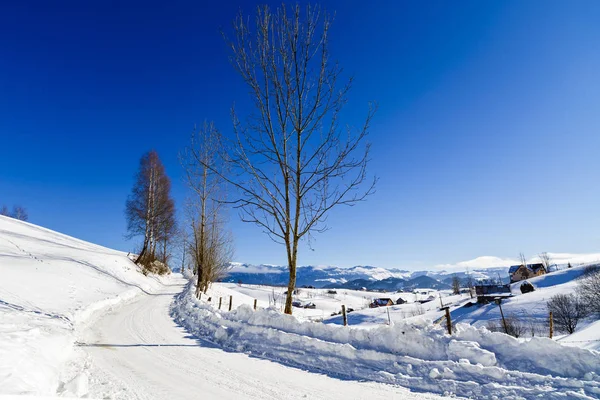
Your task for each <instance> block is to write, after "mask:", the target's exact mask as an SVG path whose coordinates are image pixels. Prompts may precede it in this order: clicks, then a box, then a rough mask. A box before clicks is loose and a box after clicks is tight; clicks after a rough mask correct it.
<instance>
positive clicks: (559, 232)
mask: <svg viewBox="0 0 600 400" xmlns="http://www.w3.org/2000/svg"><path fill="white" fill-rule="evenodd" d="M221 3H228V4H225V5H219V6H216V4H217V3H215V2H210V3H207V4H210V5H203V4H201V3H200V2H198V1H189V2H179V1H174V2H156V3H154V2H149V1H144V2H140V3H137V4H136V3H134V2H129V1H127V2H114V1H72V2H65V1H57V2H47V1H40V2H33V1H15V2H6V3H4V4H3V5H2V6H1V9H0V203H5V204H8V205H12V204H14V203H19V204H22V205H24V206H25V207H26V208H27V209H28V210H29V214H30V220H31V222H33V223H36V224H40V225H43V226H46V227H49V228H51V229H55V230H58V231H61V232H64V233H67V234H70V235H73V236H76V237H79V238H82V239H85V240H89V241H92V242H96V243H99V244H103V245H106V246H109V247H113V248H118V249H122V250H129V249H131V248H133V246H134V243H133V242H128V241H126V240H125V239H124V238H123V235H124V234H125V229H126V224H125V219H124V214H123V210H124V205H125V200H126V198H127V195H128V194H129V191H130V189H131V185H132V184H133V175H134V173H135V170H136V168H137V165H138V161H139V158H140V156H141V155H142V154H143V153H144V152H146V151H147V150H149V149H151V148H154V149H156V150H157V151H158V152H159V154H160V156H161V158H162V159H163V161H164V163H165V165H166V168H167V173H168V174H169V175H170V176H171V177H172V179H173V182H174V194H175V197H176V200H177V201H178V203H179V204H180V205H181V203H182V200H183V198H184V186H183V184H182V177H181V175H182V174H181V169H180V167H179V164H178V161H177V153H178V151H179V150H180V149H182V148H183V147H184V146H185V145H186V144H187V141H188V138H189V133H190V131H191V129H192V127H193V125H194V124H195V123H200V122H202V121H203V120H204V119H212V120H214V121H215V122H216V123H217V125H218V126H219V127H220V129H221V130H222V131H223V132H225V133H227V132H230V129H231V122H230V119H229V108H230V106H231V105H232V104H233V103H234V102H235V103H236V105H240V104H241V105H243V104H245V103H246V102H247V101H248V97H247V91H246V88H245V87H244V86H243V84H242V82H241V80H240V78H239V77H238V76H237V75H236V73H235V71H234V70H233V68H231V66H230V65H229V62H228V58H227V57H228V53H227V49H226V47H225V45H224V42H223V40H222V38H221V35H220V33H219V30H220V29H221V28H224V29H225V30H226V31H227V30H228V29H229V28H230V23H231V20H232V19H233V17H234V16H235V14H236V12H237V10H238V9H239V8H240V7H241V8H242V9H243V10H244V11H246V12H253V10H254V5H252V4H251V3H250V2H246V1H238V2H237V3H238V4H235V3H236V2H221ZM373 4H377V6H375V5H373ZM325 6H326V8H327V9H329V10H332V11H336V13H337V15H336V20H335V23H334V25H333V28H332V39H331V40H332V43H331V44H332V56H333V57H334V58H336V59H338V60H339V61H340V63H341V65H342V66H343V67H344V68H345V71H346V72H348V74H353V75H354V77H355V85H354V89H353V91H352V93H351V97H350V98H351V101H350V104H349V105H348V107H347V109H346V114H345V116H346V118H347V121H349V122H351V123H359V122H360V121H359V119H357V118H356V116H360V115H364V114H365V112H366V107H367V102H368V101H370V100H376V101H378V102H379V104H380V108H379V112H378V114H377V116H376V119H375V122H374V124H373V129H372V132H371V141H372V143H373V163H372V165H371V171H372V172H374V173H376V174H377V175H378V176H379V177H380V182H379V186H378V188H377V193H376V194H375V195H374V196H373V197H372V198H370V199H369V200H368V201H367V202H365V203H363V204H360V205H358V206H356V207H353V208H338V209H336V210H334V211H333V213H332V214H331V216H330V219H329V225H330V226H331V228H332V229H331V230H329V231H328V232H326V233H325V234H322V235H319V236H317V241H316V242H315V243H314V244H313V246H314V251H311V250H307V249H303V250H302V253H301V254H300V262H301V263H302V264H309V263H310V264H332V265H341V266H351V265H357V264H370V265H377V266H382V267H408V268H422V267H428V266H432V265H435V264H439V263H454V262H458V261H463V260H467V259H471V258H475V257H477V256H481V255H495V256H501V257H513V258H515V257H516V256H517V255H518V253H519V252H520V251H523V252H525V253H526V254H527V255H533V254H535V253H538V252H541V251H551V252H593V251H598V250H599V248H600V230H599V229H598V228H599V227H600V157H599V153H600V74H599V71H600V23H599V22H598V21H600V2H598V1H572V2H567V1H541V0H540V1H496V2H492V1H471V2H463V1H458V2H454V1H445V2H427V4H425V3H423V2H403V1H390V2H375V3H372V2H371V3H370V2H363V1H331V2H326V3H325ZM231 229H232V230H233V232H234V235H235V238H236V260H239V261H243V262H250V263H279V264H284V263H285V253H284V249H283V247H280V246H278V245H275V244H273V243H271V242H270V241H269V239H268V238H267V237H266V236H265V235H263V234H261V233H260V229H259V228H256V227H254V226H250V225H245V224H242V223H240V222H238V220H237V215H236V214H233V215H232V216H231Z"/></svg>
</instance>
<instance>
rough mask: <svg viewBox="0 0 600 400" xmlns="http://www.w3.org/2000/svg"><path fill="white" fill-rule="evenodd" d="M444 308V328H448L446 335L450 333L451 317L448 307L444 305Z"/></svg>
mask: <svg viewBox="0 0 600 400" xmlns="http://www.w3.org/2000/svg"><path fill="white" fill-rule="evenodd" d="M444 310H446V328H448V335H452V318H451V317H450V307H444Z"/></svg>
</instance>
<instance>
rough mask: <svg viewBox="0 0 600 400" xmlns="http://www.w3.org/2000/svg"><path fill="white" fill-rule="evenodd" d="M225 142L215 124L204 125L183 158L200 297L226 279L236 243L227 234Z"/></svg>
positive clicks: (191, 249)
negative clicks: (225, 221) (189, 194)
mask: <svg viewBox="0 0 600 400" xmlns="http://www.w3.org/2000/svg"><path fill="white" fill-rule="evenodd" d="M222 147H223V141H222V137H221V134H220V133H219V131H218V130H217V129H216V128H215V126H214V124H213V123H212V122H211V123H206V122H205V123H204V124H203V126H202V127H201V128H200V129H199V130H197V131H195V132H194V133H193V134H192V138H191V143H190V146H189V147H187V148H186V149H185V151H184V152H183V153H182V154H181V156H180V160H181V164H182V166H183V167H184V170H185V174H186V180H187V185H188V187H189V189H190V191H191V193H192V196H191V197H190V200H189V201H188V210H187V212H188V215H189V220H190V225H191V231H192V235H191V240H190V242H189V249H190V254H191V256H192V259H193V261H194V272H195V273H196V274H197V283H196V296H198V295H199V294H200V292H201V291H204V292H206V290H207V289H208V285H209V284H210V283H211V282H215V281H217V280H219V279H220V278H222V277H224V275H225V273H226V271H227V268H228V265H229V263H230V262H231V258H232V240H231V236H230V234H229V232H227V231H226V230H225V226H224V225H225V224H224V210H223V208H224V206H225V192H224V190H225V188H224V184H225V181H224V178H223V177H224V176H225V175H226V172H225V171H226V169H225V165H224V160H223V159H222V158H220V157H219V153H222V151H221V149H222Z"/></svg>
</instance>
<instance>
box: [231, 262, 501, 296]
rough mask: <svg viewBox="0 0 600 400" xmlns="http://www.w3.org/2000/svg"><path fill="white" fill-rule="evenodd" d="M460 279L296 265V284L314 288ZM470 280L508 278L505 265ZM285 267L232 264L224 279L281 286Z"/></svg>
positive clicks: (447, 283) (400, 286) (389, 287)
mask: <svg viewBox="0 0 600 400" xmlns="http://www.w3.org/2000/svg"><path fill="white" fill-rule="evenodd" d="M455 275H456V276H458V278H460V279H461V280H464V279H465V278H466V276H467V273H466V271H462V272H447V271H406V270H401V269H385V268H380V267H373V266H368V265H366V266H363V265H360V266H355V267H351V268H340V267H322V266H301V267H298V272H297V278H296V286H297V287H301V286H314V287H317V288H346V289H361V288H363V287H364V288H366V289H368V290H386V291H395V290H412V289H416V288H424V289H426V288H427V289H449V288H450V287H451V283H452V277H453V276H455ZM470 275H471V277H472V278H473V279H474V280H497V279H501V280H503V281H505V282H507V281H508V267H496V268H486V269H479V270H472V271H470ZM288 276H289V275H288V271H287V267H286V266H277V265H250V264H240V263H233V265H232V268H231V270H230V272H229V275H228V276H227V278H225V279H224V281H225V282H242V283H246V284H254V285H273V286H285V285H287V282H288Z"/></svg>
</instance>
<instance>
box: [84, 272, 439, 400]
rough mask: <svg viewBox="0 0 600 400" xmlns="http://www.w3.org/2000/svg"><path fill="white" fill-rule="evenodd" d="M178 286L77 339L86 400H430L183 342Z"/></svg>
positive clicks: (397, 389) (392, 388) (178, 283)
mask: <svg viewBox="0 0 600 400" xmlns="http://www.w3.org/2000/svg"><path fill="white" fill-rule="evenodd" d="M184 283H185V281H184V280H183V279H179V278H173V280H172V281H170V283H169V284H168V285H165V286H164V289H163V290H162V291H161V292H159V293H157V294H154V295H142V296H140V297H138V298H137V299H136V300H135V301H134V302H132V303H129V304H126V305H124V306H122V307H120V308H118V309H116V310H114V311H112V312H110V313H107V314H105V315H104V316H102V317H101V318H100V319H98V320H97V321H95V323H94V324H93V325H92V326H91V327H89V328H88V329H87V330H86V331H85V332H84V333H83V336H82V337H81V338H80V340H81V342H82V344H81V348H82V349H84V351H85V352H86V353H87V354H88V355H89V361H90V370H89V372H90V375H91V378H90V394H89V396H90V397H92V398H118V399H195V400H197V399H199V398H203V399H327V400H331V399H369V400H372V399H379V398H381V399H390V398H395V399H399V398H402V399H434V398H435V399H437V398H439V397H437V396H435V395H423V394H415V393H411V392H409V391H408V390H407V389H404V388H401V387H395V386H390V385H385V384H380V383H374V382H356V381H342V380H339V379H335V378H331V377H328V376H326V375H320V374H315V373H311V372H306V371H303V370H300V369H296V368H291V367H287V366H285V365H281V364H278V363H275V362H271V361H268V360H262V359H258V358H254V357H249V356H247V355H245V354H241V353H231V352H226V351H223V350H221V349H220V348H216V347H214V346H213V345H211V344H210V343H207V342H204V341H202V340H199V339H197V338H194V337H191V336H190V335H189V334H188V333H187V332H186V331H185V330H184V329H183V328H181V327H180V326H178V325H177V324H176V323H175V322H174V321H173V320H172V318H171V317H170V316H169V305H170V303H171V302H172V301H173V297H174V295H176V294H177V293H179V292H180V291H181V290H183V285H184Z"/></svg>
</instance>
